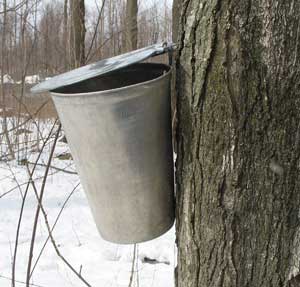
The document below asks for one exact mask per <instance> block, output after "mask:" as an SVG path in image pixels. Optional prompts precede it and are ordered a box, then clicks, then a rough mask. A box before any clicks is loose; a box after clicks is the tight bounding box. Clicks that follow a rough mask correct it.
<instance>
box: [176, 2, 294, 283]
mask: <svg viewBox="0 0 300 287" xmlns="http://www.w3.org/2000/svg"><path fill="white" fill-rule="evenodd" d="M182 6H183V7H182V18H181V21H180V22H181V24H180V32H179V33H180V35H179V39H180V41H179V47H178V58H177V60H176V77H177V84H176V91H177V113H178V126H177V143H178V157H177V175H176V177H177V187H178V190H177V241H178V242H177V243H178V267H177V275H176V278H177V286H178V287H208V286H212V287H214V286H215V287H217V286H218V287H246V286H247V287H258V286H261V287H267V286H268V287H269V286H270V287H271V286H274V287H281V286H284V287H287V286H299V285H297V284H299V283H295V282H296V281H297V278H298V277H300V276H298V277H297V275H298V274H299V272H300V271H299V264H300V248H299V247H300V225H299V224H300V219H299V210H300V169H299V164H300V160H299V158H300V112H299V111H300V87H299V85H300V74H299V71H300V53H299V52H300V45H299V36H300V20H299V19H300V18H299V15H300V2H298V1H279V0H272V1H271V0H263V1H260V0H252V1H248V0H223V1H221V0H212V1H205V0H200V1H199V0H189V1H184V2H183V4H182Z"/></svg>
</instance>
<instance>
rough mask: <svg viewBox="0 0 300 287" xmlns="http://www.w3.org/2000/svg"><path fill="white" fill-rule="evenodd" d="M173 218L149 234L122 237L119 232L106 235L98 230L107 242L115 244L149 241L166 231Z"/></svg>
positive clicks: (172, 223)
mask: <svg viewBox="0 0 300 287" xmlns="http://www.w3.org/2000/svg"><path fill="white" fill-rule="evenodd" d="M174 222H175V219H173V220H172V221H171V223H170V224H169V225H166V226H164V227H163V228H162V229H161V230H159V229H158V230H157V232H155V233H154V232H153V233H152V234H151V235H150V234H145V235H142V234H132V237H131V238H124V237H122V236H121V234H119V235H120V236H118V235H117V236H107V234H104V233H103V232H102V231H100V230H99V233H100V235H101V237H102V238H103V239H104V240H106V241H109V242H112V243H116V244H136V243H143V242H146V241H150V240H153V239H156V238H158V237H160V236H162V235H164V234H165V233H167V232H168V231H169V230H170V229H171V228H172V227H173V225H174Z"/></svg>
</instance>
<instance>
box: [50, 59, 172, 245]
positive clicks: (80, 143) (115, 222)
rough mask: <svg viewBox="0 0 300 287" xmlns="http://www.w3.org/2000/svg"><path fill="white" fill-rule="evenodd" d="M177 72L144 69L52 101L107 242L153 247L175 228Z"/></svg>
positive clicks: (130, 69) (117, 75)
mask: <svg viewBox="0 0 300 287" xmlns="http://www.w3.org/2000/svg"><path fill="white" fill-rule="evenodd" d="M169 69H170V68H169V67H168V66H166V65H161V64H150V63H144V64H136V65H132V66H129V67H127V68H125V69H121V70H119V71H116V72H115V73H112V74H110V75H107V76H105V77H98V78H97V79H91V80H88V81H85V82H82V83H78V84H75V85H72V86H69V87H66V88H62V89H58V90H56V91H55V93H53V94H52V95H53V99H54V103H55V106H56V108H57V111H58V114H59V117H60V119H61V122H62V125H63V127H64V129H65V132H66V135H67V139H68V142H69V145H70V148H71V151H72V155H73V157H74V160H75V164H76V166H77V169H78V171H79V175H80V178H81V182H82V184H83V188H84V190H85V192H86V194H87V198H88V201H89V204H90V206H91V209H92V213H93V216H94V219H95V221H96V224H97V227H98V229H99V231H100V233H101V235H102V237H103V238H104V239H106V240H109V241H112V242H116V243H137V242H142V241H146V240H151V239H153V238H155V237H157V236H160V235H161V234H163V233H164V232H166V231H167V230H168V229H169V228H170V227H171V226H172V225H173V222H174V193H173V188H174V182H173V151H172V138H171V115H170V95H169V79H170V71H169ZM97 90H98V91H97ZM99 90H100V91H99ZM101 90H102V91H101ZM75 91H77V92H81V93H77V94H74V92H75ZM78 216H80V214H78Z"/></svg>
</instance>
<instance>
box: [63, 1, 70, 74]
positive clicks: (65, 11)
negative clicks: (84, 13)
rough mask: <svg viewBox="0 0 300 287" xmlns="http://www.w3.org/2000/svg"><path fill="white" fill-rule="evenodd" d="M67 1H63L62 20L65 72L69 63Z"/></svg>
mask: <svg viewBox="0 0 300 287" xmlns="http://www.w3.org/2000/svg"><path fill="white" fill-rule="evenodd" d="M67 35H68V0H64V18H63V38H64V40H63V41H65V49H64V50H63V57H64V69H65V71H67V70H68V66H69V61H68V53H67V51H68V41H67V38H68V37H67Z"/></svg>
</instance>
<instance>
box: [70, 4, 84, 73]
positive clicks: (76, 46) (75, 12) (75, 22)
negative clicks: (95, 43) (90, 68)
mask: <svg viewBox="0 0 300 287" xmlns="http://www.w3.org/2000/svg"><path fill="white" fill-rule="evenodd" d="M70 12H71V28H70V46H71V47H70V49H71V53H70V54H71V64H72V65H73V66H74V67H79V66H82V65H84V64H85V43H84V40H85V21H84V20H85V19H84V17H85V7H84V0H70Z"/></svg>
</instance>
